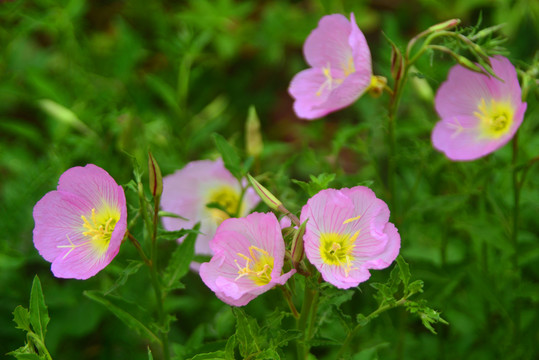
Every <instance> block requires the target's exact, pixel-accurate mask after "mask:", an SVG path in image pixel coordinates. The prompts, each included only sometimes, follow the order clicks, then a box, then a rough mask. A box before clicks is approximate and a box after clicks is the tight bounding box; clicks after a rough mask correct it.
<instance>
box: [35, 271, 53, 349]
mask: <svg viewBox="0 0 539 360" xmlns="http://www.w3.org/2000/svg"><path fill="white" fill-rule="evenodd" d="M49 320H50V318H49V312H48V311H47V305H45V298H44V297H43V290H42V289H41V282H40V281H39V278H38V277H37V275H36V276H35V277H34V282H33V283H32V291H31V293H30V323H31V324H32V328H33V329H34V332H35V333H36V334H37V335H38V336H39V337H40V338H41V340H42V341H44V340H45V333H46V332H47V324H48V323H49Z"/></svg>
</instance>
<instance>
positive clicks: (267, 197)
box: [247, 174, 283, 210]
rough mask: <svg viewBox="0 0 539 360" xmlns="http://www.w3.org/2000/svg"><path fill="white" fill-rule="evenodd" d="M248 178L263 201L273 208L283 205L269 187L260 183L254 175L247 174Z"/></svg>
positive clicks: (276, 208)
mask: <svg viewBox="0 0 539 360" xmlns="http://www.w3.org/2000/svg"><path fill="white" fill-rule="evenodd" d="M247 179H249V182H250V183H251V186H252V187H253V189H255V191H256V193H257V194H258V196H260V198H261V199H262V201H264V203H265V204H266V205H268V206H269V207H270V208H271V209H273V210H279V207H282V204H283V203H282V202H281V201H280V200H279V199H277V198H276V197H275V196H274V195H273V194H272V193H271V192H269V190H268V189H266V188H265V187H263V186H262V185H260V183H259V182H258V181H256V180H255V178H254V177H252V176H251V175H250V174H247Z"/></svg>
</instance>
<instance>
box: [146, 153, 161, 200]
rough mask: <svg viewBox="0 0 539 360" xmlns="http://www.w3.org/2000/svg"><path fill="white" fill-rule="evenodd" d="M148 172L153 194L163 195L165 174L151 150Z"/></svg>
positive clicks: (154, 195)
mask: <svg viewBox="0 0 539 360" xmlns="http://www.w3.org/2000/svg"><path fill="white" fill-rule="evenodd" d="M148 172H149V174H150V191H151V193H152V196H153V197H157V196H161V194H162V193H163V176H162V175H161V169H160V168H159V165H158V164H157V161H155V158H154V157H153V155H152V153H151V152H148Z"/></svg>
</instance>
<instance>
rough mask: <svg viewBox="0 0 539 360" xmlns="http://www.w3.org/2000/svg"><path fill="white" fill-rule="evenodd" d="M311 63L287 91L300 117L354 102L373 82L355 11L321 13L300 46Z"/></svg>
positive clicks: (336, 108)
mask: <svg viewBox="0 0 539 360" xmlns="http://www.w3.org/2000/svg"><path fill="white" fill-rule="evenodd" d="M303 54H304V56H305V60H306V61H307V63H308V64H309V65H310V66H311V68H310V69H307V70H303V71H301V72H300V73H298V74H296V76H294V78H293V79H292V82H291V83H290V87H289V89H288V92H289V93H290V95H291V96H292V97H293V98H294V99H295V102H294V111H295V112H296V115H297V116H298V117H300V118H303V119H316V118H320V117H322V116H324V115H326V114H328V113H330V112H333V111H336V110H339V109H342V108H344V107H347V106H349V105H351V104H352V103H353V102H354V101H356V100H357V99H358V98H359V97H360V96H361V95H362V94H363V93H364V92H365V91H366V90H367V89H368V88H369V86H370V85H371V82H373V81H374V82H376V77H373V76H372V66H371V53H370V50H369V46H368V45H367V41H366V40H365V36H364V35H363V33H362V32H361V30H359V28H358V26H357V24H356V20H355V18H354V14H351V15H350V21H348V19H347V18H346V17H345V16H343V15H340V14H333V15H327V16H324V17H323V18H322V19H320V22H319V23H318V27H317V28H316V29H314V30H313V31H312V32H311V33H310V34H309V36H308V37H307V40H305V43H304V45H303Z"/></svg>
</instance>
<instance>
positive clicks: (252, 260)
mask: <svg viewBox="0 0 539 360" xmlns="http://www.w3.org/2000/svg"><path fill="white" fill-rule="evenodd" d="M237 255H238V256H239V257H240V258H242V259H244V260H245V266H244V267H241V266H240V264H239V263H238V260H237V259H235V260H234V262H235V263H236V266H237V267H238V276H237V277H236V279H235V280H238V279H241V278H242V277H244V276H247V277H248V278H249V279H250V280H252V281H253V282H254V283H255V284H256V285H258V286H262V285H266V284H268V283H269V282H270V281H271V272H272V271H273V260H274V259H273V256H271V255H270V254H269V253H268V252H267V251H265V250H263V249H260V248H258V247H256V246H254V245H253V246H250V247H249V255H250V257H249V256H246V255H244V254H241V253H238V254H237ZM251 266H252V267H251Z"/></svg>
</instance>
